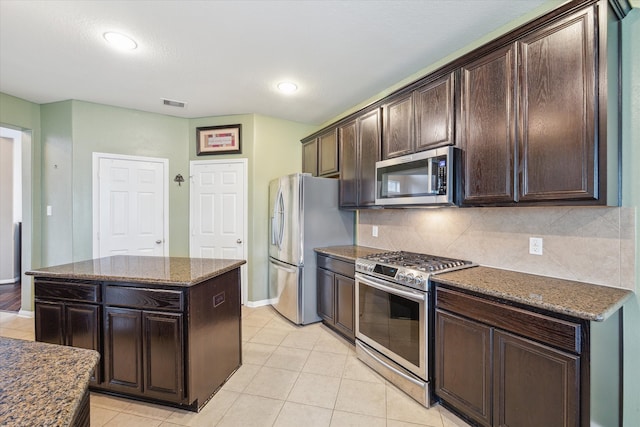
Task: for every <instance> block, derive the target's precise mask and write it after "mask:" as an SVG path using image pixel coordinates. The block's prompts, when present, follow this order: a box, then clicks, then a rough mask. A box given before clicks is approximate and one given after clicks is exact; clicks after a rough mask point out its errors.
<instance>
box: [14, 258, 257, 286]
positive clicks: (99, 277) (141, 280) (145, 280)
mask: <svg viewBox="0 0 640 427" xmlns="http://www.w3.org/2000/svg"><path fill="white" fill-rule="evenodd" d="M246 263H247V261H246V260H238V261H236V262H234V263H233V264H230V265H228V266H226V267H222V268H219V269H217V270H213V271H211V272H210V273H207V274H203V275H202V276H199V277H197V278H195V279H192V280H188V281H179V280H168V279H166V280H165V279H158V278H149V277H135V276H110V275H106V274H83V273H75V272H57V271H39V270H31V271H27V272H25V274H26V275H28V276H33V277H34V278H39V277H42V278H47V277H49V278H57V279H75V280H78V279H80V280H92V281H101V282H128V283H138V284H145V285H151V286H154V285H155V286H179V287H190V286H194V285H197V284H199V283H202V282H204V281H206V280H209V279H213V278H214V277H218V276H221V275H223V274H224V273H227V272H229V271H231V270H235V269H236V268H239V267H240V266H242V265H244V264H246Z"/></svg>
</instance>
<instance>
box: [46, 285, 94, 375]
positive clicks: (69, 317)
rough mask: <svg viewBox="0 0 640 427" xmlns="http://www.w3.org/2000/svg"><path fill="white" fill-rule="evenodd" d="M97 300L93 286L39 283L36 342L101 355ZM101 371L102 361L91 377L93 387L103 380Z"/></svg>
mask: <svg viewBox="0 0 640 427" xmlns="http://www.w3.org/2000/svg"><path fill="white" fill-rule="evenodd" d="M83 301H84V302H83ZM97 301H99V292H98V291H97V290H96V289H95V287H94V286H93V285H91V284H87V283H75V282H52V283H48V284H43V283H42V282H36V283H35V304H34V306H35V332H36V341H40V342H47V343H51V344H58V345H68V346H73V347H80V348H87V349H90V350H96V351H98V352H101V340H100V334H101V326H100V325H101V323H102V315H101V314H102V311H101V307H100V305H98V304H97V303H96V302H97ZM101 372H102V370H101V363H100V362H99V363H98V364H97V365H96V368H95V369H94V371H93V374H92V375H91V379H90V385H92V386H93V385H97V384H99V383H100V382H101V381H102V377H101Z"/></svg>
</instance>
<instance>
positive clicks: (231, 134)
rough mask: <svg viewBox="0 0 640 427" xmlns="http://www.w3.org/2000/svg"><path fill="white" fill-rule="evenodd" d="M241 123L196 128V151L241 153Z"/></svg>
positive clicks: (198, 152)
mask: <svg viewBox="0 0 640 427" xmlns="http://www.w3.org/2000/svg"><path fill="white" fill-rule="evenodd" d="M241 129H242V125H225V126H207V127H199V128H196V153H197V154H198V156H203V155H208V154H241V153H242V146H241V143H240V142H241V141H240V138H241Z"/></svg>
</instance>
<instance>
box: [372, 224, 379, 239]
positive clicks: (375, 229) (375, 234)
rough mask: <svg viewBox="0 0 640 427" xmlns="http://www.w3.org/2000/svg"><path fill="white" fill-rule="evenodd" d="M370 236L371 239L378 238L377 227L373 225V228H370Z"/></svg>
mask: <svg viewBox="0 0 640 427" xmlns="http://www.w3.org/2000/svg"><path fill="white" fill-rule="evenodd" d="M371 235H372V236H373V237H378V226H377V225H374V226H373V227H371Z"/></svg>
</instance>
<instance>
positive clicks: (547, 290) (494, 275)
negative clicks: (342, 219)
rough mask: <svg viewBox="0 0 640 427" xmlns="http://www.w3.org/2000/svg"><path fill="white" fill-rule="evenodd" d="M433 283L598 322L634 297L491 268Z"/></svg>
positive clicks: (440, 278)
mask: <svg viewBox="0 0 640 427" xmlns="http://www.w3.org/2000/svg"><path fill="white" fill-rule="evenodd" d="M431 279H432V281H435V282H440V283H444V284H447V285H451V286H455V287H458V288H460V289H466V290H469V291H474V292H479V293H482V294H486V295H491V296H494V297H498V298H502V299H505V300H508V301H514V302H518V303H523V304H527V305H530V306H533V307H539V308H542V309H545V310H549V311H551V312H555V313H561V314H566V315H569V316H573V317H577V318H580V319H586V320H595V321H602V320H605V319H606V318H607V317H609V316H610V315H611V314H613V313H615V312H616V310H618V309H619V308H620V307H621V306H622V304H624V302H625V301H626V300H627V299H628V298H630V297H631V296H632V295H633V293H632V292H631V291H629V290H626V289H619V288H611V287H607V286H599V285H592V284H588V283H582V282H574V281H571V280H563V279H555V278H552V277H544V276H537V275H533V274H526V273H519V272H516V271H509V270H500V269H496V268H489V267H473V268H467V269H464V270H457V271H453V272H451V273H443V274H438V275H435V276H432V277H431Z"/></svg>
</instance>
